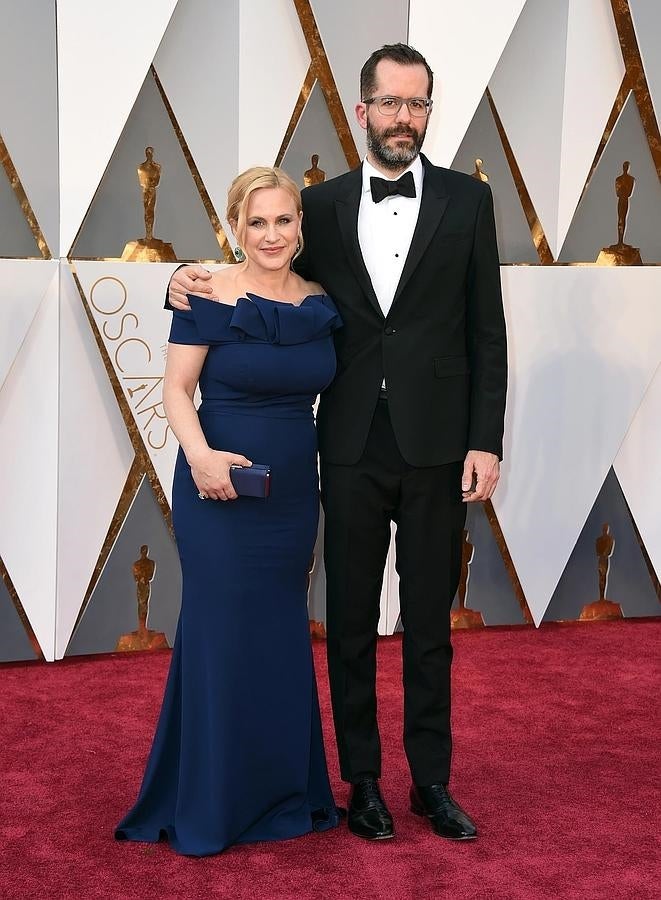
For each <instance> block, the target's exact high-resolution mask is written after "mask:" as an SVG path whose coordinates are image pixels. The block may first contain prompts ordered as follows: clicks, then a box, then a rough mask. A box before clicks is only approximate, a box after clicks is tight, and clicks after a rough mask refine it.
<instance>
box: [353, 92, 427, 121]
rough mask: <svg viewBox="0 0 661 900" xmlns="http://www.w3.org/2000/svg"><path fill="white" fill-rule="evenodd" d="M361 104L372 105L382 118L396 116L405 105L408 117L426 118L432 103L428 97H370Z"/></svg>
mask: <svg viewBox="0 0 661 900" xmlns="http://www.w3.org/2000/svg"><path fill="white" fill-rule="evenodd" d="M363 103H365V104H367V105H368V106H369V104H374V106H376V108H377V109H378V110H379V112H380V113H381V115H382V116H396V115H397V114H398V112H399V111H400V109H401V108H402V106H404V104H406V106H407V108H408V111H409V115H411V116H419V117H422V116H428V115H429V113H430V112H431V108H432V105H433V101H432V100H430V99H429V97H409V98H408V99H407V100H405V99H404V97H370V98H369V99H368V100H363Z"/></svg>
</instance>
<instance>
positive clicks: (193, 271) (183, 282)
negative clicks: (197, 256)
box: [168, 266, 213, 311]
mask: <svg viewBox="0 0 661 900" xmlns="http://www.w3.org/2000/svg"><path fill="white" fill-rule="evenodd" d="M186 294H198V295H199V296H200V297H209V298H210V297H212V296H213V288H212V287H211V272H208V271H207V270H206V269H205V268H204V266H182V267H181V269H177V271H176V272H175V273H174V275H173V276H172V278H171V279H170V284H169V286H168V302H169V303H170V306H173V307H174V308H175V309H180V310H183V311H187V310H189V309H190V303H189V302H188V298H187V297H186Z"/></svg>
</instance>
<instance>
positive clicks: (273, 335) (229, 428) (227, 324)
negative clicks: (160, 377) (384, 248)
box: [116, 167, 341, 856]
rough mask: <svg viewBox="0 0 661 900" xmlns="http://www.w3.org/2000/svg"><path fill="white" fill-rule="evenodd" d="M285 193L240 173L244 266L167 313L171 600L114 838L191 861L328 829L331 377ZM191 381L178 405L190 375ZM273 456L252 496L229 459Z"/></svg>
mask: <svg viewBox="0 0 661 900" xmlns="http://www.w3.org/2000/svg"><path fill="white" fill-rule="evenodd" d="M301 217H302V213H301V197H300V193H299V190H298V188H297V186H296V185H295V183H294V182H293V181H292V180H291V179H290V178H289V177H288V176H287V175H286V174H285V173H284V172H282V171H281V170H279V169H272V168H262V167H258V168H252V169H249V170H248V171H246V172H244V173H243V174H241V175H239V176H238V177H237V178H236V179H235V180H234V182H233V183H232V186H231V188H230V191H229V194H228V206H227V219H228V221H229V222H230V225H231V226H232V230H233V232H234V234H235V236H236V238H237V239H238V241H239V244H240V246H241V247H242V249H243V253H244V254H245V261H244V262H242V263H240V264H238V265H236V266H232V267H229V268H227V269H224V270H221V271H220V272H217V273H214V275H213V280H212V284H213V288H214V296H215V297H217V298H219V302H217V303H209V302H208V300H205V299H201V298H199V297H195V296H193V295H191V296H190V297H189V300H190V304H191V310H190V312H176V311H175V313H174V318H173V322H172V330H171V333H170V344H169V349H168V357H167V365H166V372H165V382H164V387H163V400H164V404H165V410H166V413H167V417H168V421H169V423H170V425H171V427H172V430H173V431H174V433H175V435H176V436H177V439H178V440H179V443H180V445H181V447H180V450H179V455H178V458H177V463H176V467H175V475H174V486H173V502H172V513H173V522H174V529H175V535H176V538H177V545H178V549H179V554H180V558H181V567H182V572H183V597H182V608H181V615H180V620H179V625H178V629H177V636H176V640H175V646H174V651H173V655H172V662H171V666H170V673H169V676H168V682H167V687H166V691H165V697H164V700H163V707H162V710H161V716H160V719H159V723H158V727H157V730H156V735H155V738H154V744H153V747H152V750H151V755H150V757H149V761H148V763H147V769H146V772H145V776H144V780H143V784H142V788H141V791H140V795H139V797H138V801H137V803H136V805H135V807H134V808H133V809H132V810H131V812H130V813H129V814H128V815H127V816H126V817H125V819H124V820H123V821H122V822H121V823H120V825H119V826H118V828H117V830H116V837H117V838H119V839H128V840H140V841H157V840H158V839H159V837H160V836H162V835H163V834H165V835H166V836H167V838H168V840H169V842H170V844H171V845H172V847H173V848H174V849H175V850H177V851H178V852H180V853H185V854H190V855H194V856H204V855H207V854H212V853H217V852H219V851H221V850H223V849H224V848H226V847H228V846H230V845H231V844H236V843H244V842H248V841H258V840H274V839H279V838H291V837H295V836H297V835H300V834H304V833H306V832H309V831H311V830H324V829H326V828H330V827H332V826H334V825H336V824H337V821H338V817H337V811H336V808H335V804H334V802H333V797H332V794H331V790H330V786H329V783H328V774H327V771H326V759H325V755H324V749H323V743H322V733H321V725H320V720H319V706H318V701H317V691H316V685H315V680H314V671H313V666H312V654H311V647H310V639H309V626H308V619H307V604H306V601H307V573H308V568H309V563H310V559H311V557H312V551H313V547H314V542H315V537H316V532H317V518H318V487H317V447H316V434H315V428H314V420H313V414H312V404H313V401H314V398H315V396H316V394H317V393H319V391H321V390H323V389H324V387H326V385H328V383H329V382H330V381H331V379H332V377H333V375H334V373H335V356H334V351H333V343H332V332H333V330H334V329H336V328H338V327H339V326H340V324H341V323H340V321H339V317H338V315H337V312H336V310H335V307H334V305H333V303H332V301H331V300H330V298H329V297H328V296H327V295H326V294H324V292H323V289H322V288H321V287H320V286H319V285H318V284H314V283H310V282H306V281H304V280H303V279H302V278H301V277H299V276H298V275H296V274H295V273H294V272H293V271H292V270H291V261H292V259H293V258H294V256H296V254H297V253H299V252H300V250H301ZM198 383H199V386H200V389H201V392H202V404H201V406H200V408H199V410H197V411H196V410H195V407H194V405H193V395H194V392H195V389H196V386H197V385H198ZM253 462H254V463H260V464H266V465H269V466H270V467H271V477H272V486H271V491H270V496H269V497H268V498H266V499H262V498H256V497H251V496H237V492H236V491H235V490H234V488H233V486H232V481H231V480H230V466H231V465H237V464H238V465H240V466H250V465H252V463H253Z"/></svg>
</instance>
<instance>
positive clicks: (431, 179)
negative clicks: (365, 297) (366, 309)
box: [392, 156, 450, 306]
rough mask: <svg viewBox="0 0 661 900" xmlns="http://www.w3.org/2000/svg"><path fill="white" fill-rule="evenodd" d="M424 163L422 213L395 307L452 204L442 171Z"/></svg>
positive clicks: (393, 302) (427, 161)
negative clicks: (450, 203) (449, 204)
mask: <svg viewBox="0 0 661 900" xmlns="http://www.w3.org/2000/svg"><path fill="white" fill-rule="evenodd" d="M422 163H423V165H424V167H425V178H424V181H423V184H422V200H421V202H420V213H419V214H418V222H417V224H416V226H415V231H414V232H413V240H412V241H411V246H410V248H409V252H408V256H407V257H406V262H405V263H404V268H403V269H402V277H401V278H400V279H399V284H398V285H397V290H396V291H395V296H394V298H393V301H392V304H393V306H394V305H395V303H397V300H398V299H399V297H400V295H401V293H402V291H403V290H404V288H405V287H406V283H407V282H408V280H409V278H410V277H411V275H412V274H413V272H414V271H415V269H416V266H417V265H418V264H419V263H420V260H421V259H422V256H423V254H424V252H425V250H426V249H427V247H428V246H429V242H430V241H431V239H432V237H433V235H434V232H435V231H436V229H437V228H438V226H439V225H440V223H441V219H442V218H443V216H444V214H445V210H446V209H447V205H448V203H449V202H450V198H449V197H448V195H447V192H446V189H445V185H444V183H443V176H442V174H441V171H440V169H438V168H436V167H435V166H432V164H431V163H430V162H429V160H428V159H427V158H426V157H425V156H422Z"/></svg>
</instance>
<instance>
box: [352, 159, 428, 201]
mask: <svg viewBox="0 0 661 900" xmlns="http://www.w3.org/2000/svg"><path fill="white" fill-rule="evenodd" d="M404 172H411V174H412V175H413V181H414V183H415V195H416V197H422V178H423V175H424V169H423V167H422V160H421V159H420V154H418V156H416V158H415V159H414V160H413V162H412V163H411V165H410V166H409V167H408V168H407V169H405V170H404ZM404 172H401V173H400V174H399V175H398V176H397V178H401V176H402V175H403V174H404ZM372 176H376V177H377V178H385V180H386V181H396V180H397V178H388V177H387V176H386V175H384V174H383V173H382V172H379V170H378V169H375V168H374V166H373V165H372V163H371V162H370V161H369V160H368V159H367V157H365V159H364V160H363V194H367V193H370V192H371V186H370V178H372Z"/></svg>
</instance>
